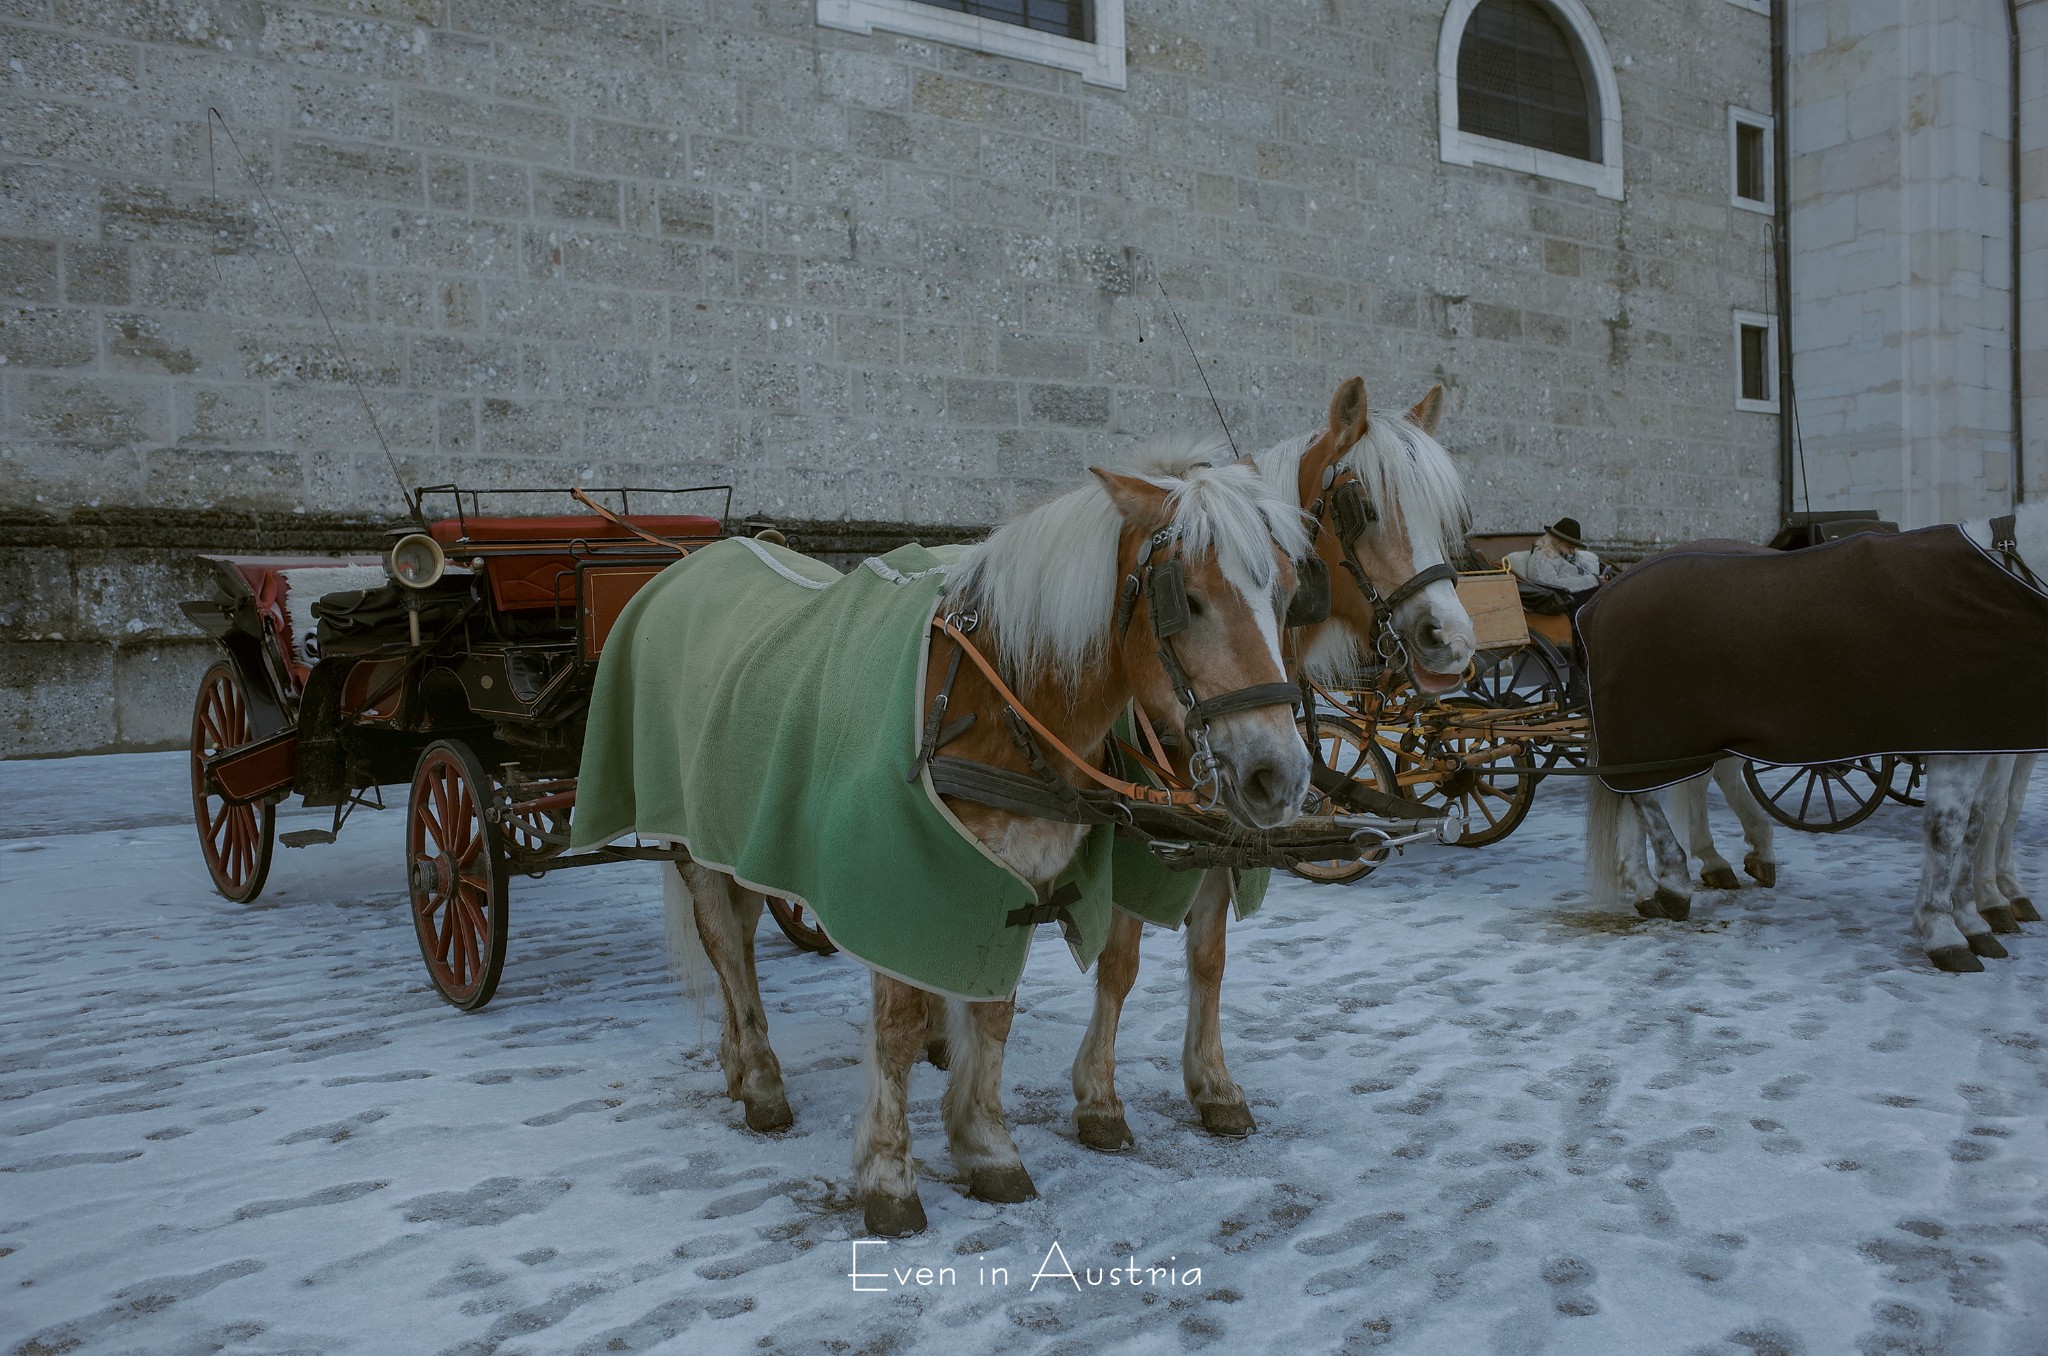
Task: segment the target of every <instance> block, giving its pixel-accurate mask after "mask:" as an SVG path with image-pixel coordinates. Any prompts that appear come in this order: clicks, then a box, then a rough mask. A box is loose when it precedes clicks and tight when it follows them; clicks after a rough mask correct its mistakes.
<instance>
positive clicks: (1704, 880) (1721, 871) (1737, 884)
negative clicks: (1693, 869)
mask: <svg viewBox="0 0 2048 1356" xmlns="http://www.w3.org/2000/svg"><path fill="white" fill-rule="evenodd" d="M1700 884H1702V885H1704V886H1706V887H1707V888H1708V889H1709V890H1739V889H1741V888H1742V882H1741V881H1739V880H1737V879H1735V868H1734V867H1732V866H1715V867H1709V868H1708V869H1707V870H1705V871H1702V872H1700Z"/></svg>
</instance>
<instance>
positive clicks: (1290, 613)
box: [1287, 555, 1330, 626]
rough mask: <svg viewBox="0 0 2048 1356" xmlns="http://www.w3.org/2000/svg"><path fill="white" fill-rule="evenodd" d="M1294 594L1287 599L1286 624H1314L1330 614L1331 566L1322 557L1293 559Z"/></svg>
mask: <svg viewBox="0 0 2048 1356" xmlns="http://www.w3.org/2000/svg"><path fill="white" fill-rule="evenodd" d="M1294 578H1295V584H1294V596H1293V597H1292V598H1289V599H1288V600H1287V625H1289V626H1313V625H1315V624H1316V623H1317V622H1319V621H1325V620H1327V619H1328V618H1329V615H1330V567H1329V566H1327V565H1325V564H1324V563H1323V558H1322V557H1321V556H1313V555H1312V556H1306V557H1304V558H1303V559H1301V560H1297V561H1295V562H1294Z"/></svg>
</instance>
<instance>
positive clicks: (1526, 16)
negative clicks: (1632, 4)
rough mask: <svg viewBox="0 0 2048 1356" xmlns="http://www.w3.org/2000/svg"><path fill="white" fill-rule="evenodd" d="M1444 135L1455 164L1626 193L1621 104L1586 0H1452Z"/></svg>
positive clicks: (1446, 153) (1440, 84) (1443, 37)
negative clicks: (1496, 168)
mask: <svg viewBox="0 0 2048 1356" xmlns="http://www.w3.org/2000/svg"><path fill="white" fill-rule="evenodd" d="M1437 135H1438V139H1439V143H1440V147H1439V154H1440V156H1441V158H1442V159H1443V160H1444V161H1445V162H1447V163H1449V164H1453V165H1500V166H1503V167H1505V168H1508V169H1514V170H1520V171H1522V172H1523V173H1525V174H1536V175H1541V176H1543V177H1545V178H1550V179H1562V180H1564V181H1565V182H1567V183H1574V184H1582V185H1584V186H1586V187H1588V188H1591V189H1593V190H1594V191H1595V192H1597V193H1599V194H1600V195H1601V196H1602V197H1605V198H1619V197H1621V195H1622V170H1621V100H1620V94H1619V91H1618V90H1617V88H1616V85H1615V80H1614V67H1613V63H1612V62H1610V61H1609V60H1608V57H1607V46H1606V44H1605V43H1604V42H1602V41H1601V39H1600V33H1599V30H1598V29H1597V28H1595V27H1594V25H1593V18H1592V15H1590V14H1589V13H1587V11H1586V7H1585V5H1584V3H1583V2H1582V0H1451V4H1450V7H1449V9H1447V10H1446V11H1445V13H1444V25H1443V30H1442V33H1441V34H1440V35H1439V37H1438V40H1437Z"/></svg>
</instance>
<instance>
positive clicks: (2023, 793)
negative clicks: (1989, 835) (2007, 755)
mask: <svg viewBox="0 0 2048 1356" xmlns="http://www.w3.org/2000/svg"><path fill="white" fill-rule="evenodd" d="M2037 756H2038V755H2036V754H2031V753H2022V754H2018V755H2015V756H2014V758H2013V761H2012V784H2011V785H2010V786H2009V787H2007V788H2006V793H2005V819H2004V822H2003V823H2002V824H2001V825H2000V826H1999V832H1998V866H1997V870H1998V888H1999V890H2000V891H2001V892H2002V893H2003V894H2004V895H2005V897H2006V898H2007V899H2009V900H2011V901H2012V916H2013V917H2014V918H2016V919H2018V920H2019V921H2020V922H2022V923H2038V922H2040V921H2041V911H2040V910H2039V909H2036V908H2035V907H2034V901H2033V900H2031V899H2029V898H2027V891H2026V887H2025V886H2023V885H2021V884H2020V878H2019V877H2018V876H2017V875H2015V874H2014V873H2013V865H2012V844H2013V839H2014V837H2015V836H2016V835H2017V834H2018V832H2019V827H2020V810H2021V809H2022V808H2023V807H2024V806H2025V805H2026V803H2027V783H2028V782H2030V781H2032V780H2033V776H2034V760H2035V758H2036V757H2037Z"/></svg>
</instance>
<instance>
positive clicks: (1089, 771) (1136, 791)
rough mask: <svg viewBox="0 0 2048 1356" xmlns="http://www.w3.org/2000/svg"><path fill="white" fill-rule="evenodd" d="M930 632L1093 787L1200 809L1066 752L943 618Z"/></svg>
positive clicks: (1194, 798) (1194, 797)
mask: <svg viewBox="0 0 2048 1356" xmlns="http://www.w3.org/2000/svg"><path fill="white" fill-rule="evenodd" d="M932 629H933V630H934V631H937V632H939V633H940V634H942V635H944V636H945V637H946V638H947V639H948V640H950V641H952V642H953V643H954V644H955V645H957V646H959V647H960V651H961V653H962V654H965V655H966V656H967V659H968V661H969V662H970V663H972V664H973V665H974V667H975V668H977V669H979V670H980V671H981V676H982V677H983V678H986V679H987V680H988V684H989V686H990V687H992V688H994V689H995V691H996V695H997V696H999V697H1001V698H1002V699H1003V700H1004V701H1005V702H1006V703H1008V704H1009V707H1010V709H1011V710H1012V711H1014V712H1015V713H1016V716H1017V719H1019V720H1021V721H1023V722H1024V724H1025V725H1027V726H1029V727H1030V729H1031V731H1032V733H1034V734H1036V735H1037V736H1038V737H1039V738H1040V739H1042V740H1044V741H1045V742H1046V743H1047V744H1048V745H1050V746H1051V747H1052V750H1053V752H1055V753H1057V754H1059V756H1060V757H1062V758H1064V759H1066V760H1067V761H1068V762H1070V763H1072V764H1073V765H1074V766H1075V767H1078V768H1079V769H1081V771H1082V772H1083V773H1084V774H1085V775H1086V776H1087V777H1088V779H1089V780H1090V781H1093V782H1094V783H1095V784H1096V785H1098V786H1101V787H1104V788H1106V789H1107V790H1110V791H1114V792H1115V793H1116V794H1117V795H1119V796H1123V797H1126V798H1128V799H1130V800H1136V801H1143V802H1145V803H1146V804H1149V805H1200V804H1202V803H1203V797H1202V795H1201V794H1200V793H1199V792H1195V791H1190V790H1186V789H1173V788H1165V787H1156V786H1140V785H1139V784H1138V783H1136V782H1127V781H1124V780H1123V779H1122V778H1119V777H1112V776H1110V775H1109V774H1107V773H1105V772H1103V771H1102V770H1101V769H1100V768H1098V767H1096V766H1095V764H1094V763H1092V762H1090V761H1089V760H1088V759H1086V758H1083V757H1082V756H1081V755H1080V754H1078V753H1075V752H1074V751H1073V750H1072V749H1070V748H1068V747H1067V744H1066V741H1065V740H1063V739H1061V738H1060V737H1059V736H1058V735H1056V734H1054V733H1053V732H1052V731H1051V730H1048V729H1046V728H1045V726H1044V724H1043V723H1041V722H1040V721H1039V719H1038V717H1036V716H1034V715H1032V714H1031V711H1030V709H1029V708H1028V707H1026V706H1025V705H1024V703H1023V701H1022V699H1020V698H1019V697H1018V696H1017V694H1016V693H1015V692H1012V691H1011V690H1010V685H1009V684H1008V683H1006V682H1004V681H1003V676H1002V675H1001V674H999V673H997V672H996V666H995V665H994V664H993V663H991V662H990V661H989V658H988V656H987V655H985V654H983V653H982V652H981V651H980V650H978V649H976V648H975V647H974V642H972V641H970V640H969V639H968V638H967V635H966V633H965V632H963V631H962V630H961V629H960V628H959V627H957V626H955V625H953V623H952V622H950V621H948V620H947V619H946V618H944V617H937V616H935V617H933V618H932ZM932 761H933V763H934V764H935V765H936V764H937V762H938V761H939V760H938V759H936V758H935V759H933V760H932ZM1012 775H1016V774H1012Z"/></svg>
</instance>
